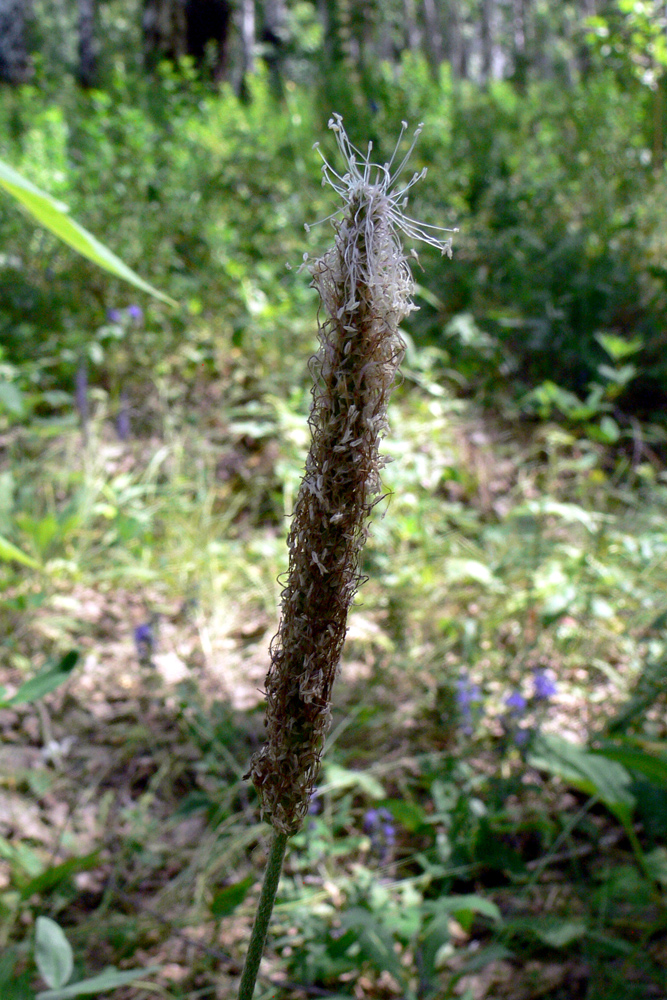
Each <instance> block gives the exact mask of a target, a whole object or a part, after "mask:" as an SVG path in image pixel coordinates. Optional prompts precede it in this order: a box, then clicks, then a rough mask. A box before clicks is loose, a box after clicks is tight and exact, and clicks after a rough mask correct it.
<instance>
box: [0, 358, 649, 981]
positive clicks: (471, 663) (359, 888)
mask: <svg viewBox="0 0 667 1000" xmlns="http://www.w3.org/2000/svg"><path fill="white" fill-rule="evenodd" d="M306 406H307V397H306V396H305V395H304V397H303V398H302V399H300V400H299V401H297V404H296V405H294V406H293V407H292V408H291V409H290V407H288V406H286V405H284V404H281V403H279V402H278V401H277V400H275V399H272V398H270V397H268V396H267V397H265V398H263V399H262V400H261V401H260V404H259V408H258V405H256V404H253V405H252V406H250V405H249V406H248V412H247V413H246V414H245V415H243V414H242V415H241V417H239V416H238V415H237V416H236V417H235V419H233V420H222V419H221V420H220V423H219V426H217V427H216V428H215V432H214V433H212V434H208V435H206V436H204V435H201V436H198V432H197V430H196V428H194V429H193V428H189V429H185V430H183V431H182V432H179V433H174V432H170V433H169V434H167V433H164V434H160V433H155V434H153V435H152V436H147V437H143V438H136V439H131V440H128V441H123V442H120V441H118V440H117V439H116V438H115V437H114V435H113V433H112V429H111V427H110V425H109V424H108V423H106V422H105V421H104V420H103V419H99V420H95V421H93V422H92V424H91V426H90V427H89V429H88V442H87V443H84V444H82V441H81V433H80V431H79V430H73V429H72V430H70V431H63V433H61V434H60V435H58V436H55V437H52V436H49V437H43V438H39V436H37V437H35V436H33V435H31V433H30V432H29V431H23V430H17V431H15V432H12V434H13V437H10V436H8V437H7V439H6V440H5V441H4V442H3V448H4V454H5V458H4V459H3V462H4V465H3V467H2V469H0V471H4V472H7V471H9V472H11V475H12V477H13V483H14V489H15V490H16V493H17V494H19V493H20V494H21V495H22V496H23V497H24V498H29V500H30V502H31V503H32V507H30V508H28V509H25V510H24V514H23V521H22V529H23V537H24V543H25V547H26V549H27V550H29V551H30V553H31V555H33V556H34V557H35V558H38V559H39V560H40V563H41V566H42V568H43V571H42V572H39V573H37V572H31V571H27V570H22V571H20V572H18V571H17V573H16V575H15V579H14V581H13V584H12V586H11V587H10V588H9V589H8V590H7V592H6V609H5V612H4V614H5V616H6V618H7V622H8V624H9V626H10V628H9V632H8V634H9V636H10V638H9V641H8V643H7V644H6V648H5V651H4V654H3V657H2V661H1V662H0V682H2V684H4V685H5V687H6V688H7V689H8V692H9V694H11V693H12V692H14V691H15V690H16V689H17V688H18V686H19V685H20V684H21V683H22V681H24V680H25V677H26V672H30V673H34V672H35V670H36V669H37V668H39V667H40V666H43V662H44V650H47V651H49V654H50V655H52V656H55V657H58V656H59V655H62V654H64V653H65V652H67V650H69V649H76V650H78V652H79V654H80V659H79V664H78V666H77V667H76V668H75V669H74V671H73V672H72V674H71V676H70V678H69V679H68V680H67V682H66V683H65V684H64V685H62V686H61V687H60V688H59V689H58V690H56V691H53V692H52V693H51V694H49V695H47V696H46V697H44V698H43V699H41V700H39V701H36V702H34V703H30V704H26V705H18V706H11V707H6V708H2V709H0V733H1V740H2V744H1V746H0V901H1V905H2V908H3V912H4V917H3V930H2V931H0V937H1V939H2V940H1V944H2V946H3V947H4V948H7V949H9V950H10V951H11V953H12V955H13V956H14V959H15V962H16V964H15V972H14V974H13V975H14V979H13V981H14V983H15V985H14V987H13V989H14V992H13V993H12V992H10V994H9V996H10V997H11V998H12V1000H14V998H22V997H30V996H32V995H33V994H32V992H30V991H31V989H32V988H33V987H34V986H35V985H36V984H38V983H39V980H38V977H37V976H36V974H35V970H34V965H32V959H31V944H30V942H31V940H32V938H31V935H32V926H33V922H34V919H35V917H36V916H37V915H39V914H42V915H46V916H49V917H51V918H52V919H54V920H56V921H58V922H59V923H60V924H61V926H62V927H63V929H64V930H65V931H66V933H67V937H68V940H69V941H70V943H71V944H72V946H73V949H74V954H75V963H76V964H75V973H79V974H80V975H79V976H78V978H83V976H84V975H92V974H94V973H95V972H98V971H100V970H101V969H102V968H103V967H105V966H108V965H114V966H116V967H118V968H120V969H125V968H137V967H146V968H147V969H148V968H150V967H153V966H158V967H159V969H158V971H156V972H151V973H148V972H147V974H146V976H145V979H144V980H143V981H142V980H139V981H137V982H135V983H133V984H132V985H130V986H126V987H123V988H121V989H119V990H117V991H116V993H115V994H114V996H116V997H118V1000H140V998H144V997H149V996H154V995H156V994H157V995H158V996H163V997H169V998H174V1000H177V998H183V1000H185V998H188V1000H195V998H204V997H209V998H214V997H215V998H219V1000H231V998H232V997H233V996H234V995H235V984H236V982H237V980H238V975H239V973H240V968H241V964H242V960H243V954H244V947H245V943H246V941H247V938H248V935H249V930H250V923H251V919H252V913H253V906H254V904H255V902H256V899H257V894H258V891H259V885H260V880H261V874H262V868H263V863H264V861H265V852H266V846H267V827H266V826H265V825H263V824H261V823H260V822H259V820H258V816H257V812H256V808H255V796H254V791H253V790H252V788H251V786H249V784H248V783H247V782H246V781H244V779H243V775H244V773H245V771H246V769H247V765H248V760H249V757H250V755H251V753H252V752H253V751H254V750H255V749H256V748H257V747H258V746H259V744H260V743H261V740H262V729H263V721H262V720H263V705H262V687H263V683H264V677H265V674H266V670H267V668H268V663H269V652H268V649H269V642H270V639H271V636H272V635H273V634H274V633H275V631H276V627H277V614H278V606H279V596H280V588H279V584H278V583H277V582H276V581H277V578H278V576H279V574H280V573H281V572H283V571H284V569H285V566H286V549H285V532H286V525H287V516H286V515H287V514H288V513H289V510H290V509H291V506H292V503H293V498H294V495H295V490H296V488H297V487H298V481H299V474H300V473H299V470H300V467H301V464H302V462H303V457H304V454H305V445H306V441H307V434H306V424H305V413H306ZM392 410H393V412H392V415H391V424H392V428H393V433H392V436H391V437H390V438H389V439H388V440H387V442H386V451H387V453H388V454H389V455H390V456H391V457H392V459H393V461H392V463H391V464H389V465H388V467H387V469H386V473H385V482H386V485H387V487H388V489H389V490H390V491H391V496H390V498H389V499H388V500H387V501H384V502H383V504H382V506H381V508H380V509H379V510H378V512H377V517H376V518H375V522H374V526H373V530H372V536H371V539H370V541H369V546H368V551H367V554H366V556H365V562H364V572H365V573H366V574H367V576H368V581H367V583H366V584H365V586H364V587H363V589H362V590H361V592H360V594H359V597H358V601H357V605H356V607H355V609H354V611H353V613H352V615H351V619H350V629H349V635H348V642H347V645H346V650H345V654H344V657H343V662H342V665H341V670H340V676H339V678H338V681H337V686H336V690H335V697H334V702H335V710H334V720H333V726H332V730H331V736H330V739H329V744H328V747H327V752H326V756H325V767H324V770H323V775H322V784H321V786H320V788H319V791H318V800H319V802H318V805H317V806H316V807H314V809H313V817H312V820H310V821H309V823H308V824H307V826H306V828H305V829H304V831H302V832H301V833H300V834H299V835H298V836H297V837H295V838H294V840H293V841H292V846H291V848H290V851H289V854H288V859H287V863H286V870H285V877H284V879H283V887H282V889H281V891H280V894H279V899H278V905H277V908H276V914H275V918H274V931H273V938H272V940H270V942H269V948H268V952H267V958H266V960H265V964H264V965H263V966H262V976H261V987H260V989H259V990H258V994H257V995H258V998H259V1000H269V998H274V997H275V998H283V1000H287V998H290V997H291V998H295V1000H296V998H300V997H319V996H322V997H343V996H349V997H357V998H362V997H371V998H380V997H385V998H390V997H401V998H402V997H405V996H407V995H408V993H407V992H406V991H407V990H411V991H413V992H412V993H410V994H409V995H410V996H416V997H420V998H421V997H424V998H426V997H434V998H436V1000H439V998H441V997H442V998H445V997H465V998H467V1000H491V998H493V1000H501V998H502V1000H505V998H506V1000H532V998H537V997H553V998H563V1000H565V998H567V1000H575V998H578V997H581V998H582V1000H583V998H587V1000H596V998H602V997H603V996H604V997H605V998H606V1000H612V998H614V997H618V998H619V1000H620V998H623V1000H627V998H634V997H636V998H651V997H656V998H664V997H665V996H666V995H667V978H666V973H665V969H666V968H667V949H666V947H665V940H666V938H665V935H664V929H665V926H666V923H665V890H666V888H667V851H665V848H664V834H665V831H666V829H667V828H666V827H665V822H666V820H667V809H666V803H665V791H664V776H663V777H662V778H661V780H662V782H663V785H662V786H660V781H658V782H657V786H655V785H647V784H644V785H643V786H642V788H643V790H644V792H645V793H646V794H647V795H649V793H650V795H653V798H652V799H650V801H651V803H652V806H651V808H652V809H653V811H654V819H655V822H654V823H653V825H652V826H651V824H650V823H648V822H647V819H646V808H645V807H642V803H641V801H639V799H638V790H637V789H638V787H639V786H636V780H637V775H634V780H635V786H633V792H634V799H633V800H630V801H632V806H631V808H630V810H629V813H628V816H629V825H630V829H631V830H633V831H634V834H635V836H634V841H636V843H635V842H633V838H632V836H631V837H630V839H628V837H629V834H628V827H627V825H624V824H623V822H622V821H621V819H619V817H621V818H622V812H621V805H622V804H623V803H622V795H621V792H619V793H618V795H617V796H616V797H615V795H614V793H613V791H612V792H605V786H604V780H606V777H608V776H605V775H603V776H602V777H601V778H600V781H599V784H598V785H596V784H595V780H594V778H591V781H592V784H591V781H589V783H588V784H587V783H586V781H585V780H583V779H582V777H581V774H580V773H579V774H578V776H577V775H575V776H574V777H573V772H572V770H570V771H568V769H567V767H565V766H563V767H560V768H559V766H558V765H557V764H556V763H554V761H553V760H551V761H550V760H549V759H547V758H548V754H547V753H546V751H545V750H544V748H542V749H541V750H540V747H539V745H538V743H537V742H536V741H538V740H540V739H542V738H543V737H544V735H545V734H546V735H549V734H551V735H552V736H557V737H559V738H561V739H565V740H567V741H569V742H570V743H573V744H576V745H585V744H586V743H587V742H590V743H591V745H593V744H595V741H596V740H598V741H599V740H602V739H603V737H604V736H605V735H606V733H605V727H606V726H608V724H609V722H610V720H612V719H613V718H614V717H615V715H618V713H619V712H621V711H622V710H623V706H627V705H628V704H630V705H631V706H632V700H631V699H632V697H633V693H635V694H636V691H637V690H639V691H640V693H641V690H643V689H642V688H641V684H642V683H644V685H645V686H646V684H649V698H648V701H646V702H645V703H644V705H643V707H641V708H640V709H639V710H638V711H637V712H635V714H634V715H632V716H631V717H630V718H629V719H628V720H627V723H624V728H623V734H624V735H625V736H627V737H628V739H631V740H634V743H633V746H634V747H635V748H636V749H640V750H642V752H643V751H646V748H647V746H648V745H649V744H651V746H653V747H654V748H655V747H658V748H660V753H659V754H658V758H659V759H661V760H663V759H664V757H662V756H660V755H661V754H662V752H663V751H662V749H661V748H663V747H664V745H665V740H666V739H667V725H666V724H665V713H664V707H665V706H664V701H665V696H664V682H663V680H662V679H660V681H659V684H658V687H657V688H656V689H655V691H653V695H652V696H651V689H650V683H654V681H650V678H649V680H647V677H648V674H649V671H648V669H647V664H649V663H650V664H653V665H654V666H655V664H658V668H659V669H658V668H655V669H654V670H653V675H656V670H658V674H660V670H662V669H664V668H662V666H661V665H662V663H663V659H664V653H663V648H664V642H663V635H664V626H663V625H662V622H661V620H660V619H661V616H662V615H663V612H664V609H665V607H667V564H666V562H665V556H666V554H667V530H666V529H665V523H666V521H665V513H666V507H667V473H666V472H665V468H664V466H663V465H662V464H661V462H660V460H659V459H658V458H656V456H655V455H654V454H653V453H652V452H650V450H648V451H647V452H645V453H643V452H642V450H641V447H640V448H639V451H637V447H636V445H637V442H635V448H634V451H633V448H632V443H631V444H630V445H629V447H628V449H627V452H628V456H629V457H628V459H627V461H624V460H623V457H622V455H621V456H620V457H619V455H620V452H619V453H618V454H616V455H615V456H614V457H610V455H609V452H608V450H607V449H605V448H604V447H603V446H602V445H599V444H596V443H593V442H591V441H590V440H588V439H587V438H586V437H584V436H581V435H578V434H577V433H576V431H573V430H572V429H567V428H564V427H562V426H559V425H557V424H555V423H542V424H538V423H533V424H518V423H516V422H514V423H513V422H512V421H510V420H509V419H507V418H503V419H500V418H499V417H498V416H497V415H494V414H490V413H489V412H488V411H484V410H481V409H479V408H477V407H475V406H473V405H472V404H471V403H469V402H464V401H462V400H460V399H457V398H456V397H450V396H449V395H448V394H447V393H445V392H444V391H443V390H442V389H441V386H440V384H439V383H438V380H437V378H436V377H435V376H433V375H432V374H429V373H424V371H422V372H420V374H419V385H415V384H414V382H410V380H409V379H408V381H406V384H405V385H404V387H403V388H402V389H401V390H400V391H399V393H398V395H397V399H396V402H395V404H394V406H393V408H392ZM633 456H634V457H633ZM538 676H539V677H541V678H542V679H543V680H544V679H546V680H547V681H548V685H549V687H548V693H545V694H544V695H539V693H538V690H537V687H535V688H534V687H533V686H532V685H533V684H537V681H536V677H538ZM662 676H663V675H662V674H660V678H662ZM638 684H639V685H640V687H639V689H638V688H637V685H638ZM513 696H514V701H511V700H510V699H512V697H513ZM517 696H519V698H518V700H517ZM638 727H639V728H638ZM531 755H532V756H531ZM575 770H576V769H575ZM647 789H648V791H647ZM627 791H628V794H631V792H630V789H628V790H627ZM619 796H621V797H620V798H619ZM649 798H650V796H649ZM647 802H648V799H647ZM383 810H384V812H382V811H383ZM378 811H380V812H381V813H382V815H383V816H384V817H385V820H386V821H385V823H384V827H383V828H382V829H383V831H384V832H382V830H380V827H377V828H376V827H374V826H373V824H374V823H375V822H376V818H377V815H378ZM371 815H373V816H374V817H375V818H373V819H372V820H371V819H369V816H371ZM235 889H236V894H234V890H235ZM457 895H460V896H461V899H462V900H463V902H461V903H460V904H459V905H456V904H454V903H452V904H451V905H450V908H449V910H447V911H442V912H446V919H445V921H444V925H443V928H441V930H442V933H440V932H438V933H440V937H438V935H437V934H436V929H435V927H436V924H437V919H436V918H438V911H437V900H438V899H440V898H441V897H444V898H446V899H451V898H452V897H453V896H457ZM480 900H481V902H480ZM465 901H467V902H465ZM485 904H486V905H487V909H486V910H485ZM361 911H363V913H364V914H366V917H367V920H368V921H374V922H375V923H373V924H372V926H371V924H368V926H366V925H365V924H363V921H362V922H361V923H356V924H355V923H354V920H358V919H359V912H361ZM392 914H393V916H392ZM364 919H366V918H364ZM438 919H439V918H438ZM441 923H442V920H441ZM346 927H352V928H356V929H355V930H354V934H355V936H356V945H355V946H354V947H351V951H350V952H349V953H346V952H345V951H344V949H343V948H342V946H341V947H338V948H337V945H336V942H337V941H340V940H341V937H342V936H343V934H344V929H345V928H346ZM364 928H365V929H364ZM369 928H370V930H369ZM375 930H377V934H378V935H379V938H380V940H381V945H378V946H377V947H376V948H375V950H374V948H373V946H372V944H371V943H369V942H370V940H371V937H372V933H374V932H375ZM385 941H389V949H390V950H392V949H393V952H394V955H395V956H397V958H398V970H399V971H398V972H392V971H389V969H390V967H391V963H390V961H389V958H388V957H387V955H385V957H384V959H383V957H382V955H383V952H382V947H384V944H382V942H385ZM429 942H431V944H432V945H433V947H434V949H435V951H434V955H433V961H432V963H431V972H430V973H429V978H428V981H425V980H424V976H423V975H422V973H421V972H420V969H421V970H422V971H423V968H424V965H423V964H422V965H420V962H422V963H423V961H425V960H424V958H423V954H422V955H421V958H420V954H421V953H422V952H424V951H425V950H428V947H430V944H429ZM436 953H437V955H436ZM383 962H384V966H383ZM400 970H402V974H404V981H401V979H400V978H399V973H400ZM420 976H421V982H420ZM75 978H77V977H76V975H75ZM406 984H407V986H406ZM21 991H23V992H21ZM72 995H74V994H72ZM4 996H5V994H4V993H3V997H4Z"/></svg>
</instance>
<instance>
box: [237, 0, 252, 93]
mask: <svg viewBox="0 0 667 1000" xmlns="http://www.w3.org/2000/svg"><path fill="white" fill-rule="evenodd" d="M238 18H239V34H240V36H241V79H240V83H239V96H240V97H241V98H242V99H243V100H246V99H247V98H248V96H249V95H248V87H247V83H246V80H247V77H248V75H249V74H251V73H254V71H255V0H241V3H240V5H239V12H238Z"/></svg>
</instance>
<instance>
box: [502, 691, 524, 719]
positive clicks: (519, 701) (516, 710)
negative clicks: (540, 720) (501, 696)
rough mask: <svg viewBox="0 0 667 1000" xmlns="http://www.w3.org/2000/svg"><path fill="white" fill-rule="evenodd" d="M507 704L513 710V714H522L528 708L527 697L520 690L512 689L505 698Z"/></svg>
mask: <svg viewBox="0 0 667 1000" xmlns="http://www.w3.org/2000/svg"><path fill="white" fill-rule="evenodd" d="M505 704H506V705H507V707H508V708H510V709H511V710H512V715H522V714H523V712H525V710H526V699H525V698H524V696H523V695H522V694H521V692H520V691H512V693H511V694H509V695H508V696H507V698H505Z"/></svg>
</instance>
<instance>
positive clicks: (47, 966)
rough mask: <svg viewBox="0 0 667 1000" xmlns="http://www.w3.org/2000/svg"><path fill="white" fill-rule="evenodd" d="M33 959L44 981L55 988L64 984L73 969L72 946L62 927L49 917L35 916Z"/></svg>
mask: <svg viewBox="0 0 667 1000" xmlns="http://www.w3.org/2000/svg"><path fill="white" fill-rule="evenodd" d="M35 961H36V963H37V968H38V969H39V974H40V976H41V977H42V979H43V980H44V982H45V983H47V984H48V985H49V986H51V987H52V988H55V989H58V988H59V987H61V986H64V985H65V983H66V982H67V980H68V979H69V977H70V976H71V975H72V970H73V969H74V957H73V955H72V946H71V945H70V943H69V941H68V940H67V938H66V937H65V932H64V931H63V929H62V927H60V926H59V924H57V923H56V922H55V920H51V919H50V918H49V917H37V929H36V932H35Z"/></svg>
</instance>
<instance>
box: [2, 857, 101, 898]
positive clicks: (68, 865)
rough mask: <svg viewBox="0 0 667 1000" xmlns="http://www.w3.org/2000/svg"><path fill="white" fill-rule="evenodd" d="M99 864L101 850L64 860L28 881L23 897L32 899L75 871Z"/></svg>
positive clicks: (22, 893)
mask: <svg viewBox="0 0 667 1000" xmlns="http://www.w3.org/2000/svg"><path fill="white" fill-rule="evenodd" d="M99 864H100V854H99V851H94V852H93V853H92V854H85V855H83V857H80V858H68V860H67V861H63V862H62V863H61V864H59V865H53V867H52V868H47V869H46V870H45V871H43V872H42V873H41V874H40V875H37V876H36V877H35V878H32V879H30V881H29V882H26V884H25V885H24V886H23V887H22V889H21V896H22V897H23V899H30V897H31V896H32V895H34V894H35V893H36V892H46V891H48V890H49V889H53V888H54V887H55V886H57V885H60V884H61V883H62V882H65V881H66V880H67V879H68V878H69V877H70V876H71V875H74V873H75V872H85V871H90V869H91V868H97V867H98V866H99Z"/></svg>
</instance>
